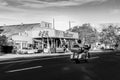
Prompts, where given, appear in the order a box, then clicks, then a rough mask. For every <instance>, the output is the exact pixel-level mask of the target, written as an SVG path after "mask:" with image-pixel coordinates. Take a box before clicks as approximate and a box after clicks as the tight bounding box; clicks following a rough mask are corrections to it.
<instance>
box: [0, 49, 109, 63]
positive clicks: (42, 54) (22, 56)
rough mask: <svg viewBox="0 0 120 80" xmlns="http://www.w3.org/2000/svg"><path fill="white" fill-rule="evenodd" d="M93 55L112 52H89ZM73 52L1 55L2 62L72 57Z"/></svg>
mask: <svg viewBox="0 0 120 80" xmlns="http://www.w3.org/2000/svg"><path fill="white" fill-rule="evenodd" d="M89 52H90V53H91V54H93V55H94V53H97V54H100V53H103V52H105V53H106V52H110V51H102V50H91V51H89ZM70 54H72V53H71V52H67V53H52V54H51V53H36V54H3V55H0V61H3V60H9V59H15V58H34V57H53V56H62V55H70Z"/></svg>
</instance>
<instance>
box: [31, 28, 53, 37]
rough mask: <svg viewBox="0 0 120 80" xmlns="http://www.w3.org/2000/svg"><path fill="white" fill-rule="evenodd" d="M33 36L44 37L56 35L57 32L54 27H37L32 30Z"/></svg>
mask: <svg viewBox="0 0 120 80" xmlns="http://www.w3.org/2000/svg"><path fill="white" fill-rule="evenodd" d="M32 37H33V38H42V37H55V33H54V30H53V29H46V28H42V29H37V30H33V31H32Z"/></svg>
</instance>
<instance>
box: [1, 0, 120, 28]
mask: <svg viewBox="0 0 120 80" xmlns="http://www.w3.org/2000/svg"><path fill="white" fill-rule="evenodd" d="M119 4H120V0H0V25H1V26H2V25H4V24H6V25H13V24H21V23H25V24H26V23H40V22H41V21H46V22H51V23H52V22H53V18H54V21H55V28H56V29H58V30H66V29H69V21H70V22H71V26H72V27H73V26H75V25H82V24H84V23H91V24H92V25H93V26H94V27H95V28H97V29H100V27H99V26H97V24H101V23H119V22H120V15H119V14H120V5H119Z"/></svg>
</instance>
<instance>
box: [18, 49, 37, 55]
mask: <svg viewBox="0 0 120 80" xmlns="http://www.w3.org/2000/svg"><path fill="white" fill-rule="evenodd" d="M37 52H38V50H37V49H30V48H24V49H18V50H17V53H18V54H33V53H37Z"/></svg>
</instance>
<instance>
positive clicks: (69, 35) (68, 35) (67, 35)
mask: <svg viewBox="0 0 120 80" xmlns="http://www.w3.org/2000/svg"><path fill="white" fill-rule="evenodd" d="M63 35H64V37H73V34H70V33H69V32H64V34H63Z"/></svg>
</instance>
